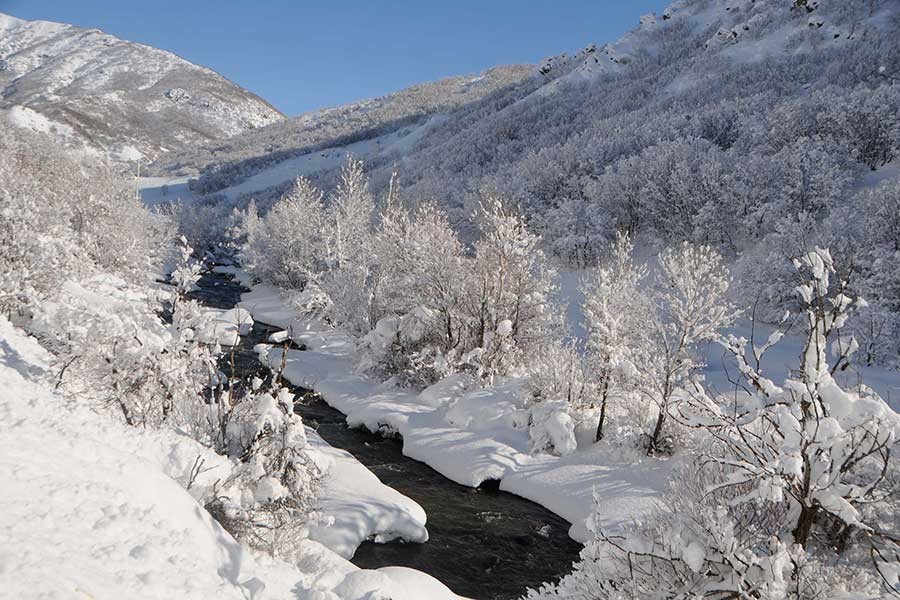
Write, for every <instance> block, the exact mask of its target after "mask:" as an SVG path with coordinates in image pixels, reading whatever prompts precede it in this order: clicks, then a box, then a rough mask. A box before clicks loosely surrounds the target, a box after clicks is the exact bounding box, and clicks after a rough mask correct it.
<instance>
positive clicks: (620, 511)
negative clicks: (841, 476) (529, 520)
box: [240, 286, 678, 542]
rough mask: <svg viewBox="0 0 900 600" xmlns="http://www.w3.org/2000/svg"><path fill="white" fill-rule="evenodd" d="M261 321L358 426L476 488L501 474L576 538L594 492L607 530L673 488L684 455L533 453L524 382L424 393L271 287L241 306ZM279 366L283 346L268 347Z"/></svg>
mask: <svg viewBox="0 0 900 600" xmlns="http://www.w3.org/2000/svg"><path fill="white" fill-rule="evenodd" d="M240 306H241V307H242V308H245V309H246V310H248V311H249V312H250V313H251V314H252V315H253V317H254V319H256V320H258V321H261V322H264V323H268V324H270V325H274V326H277V327H283V328H284V329H286V330H287V331H288V332H289V333H290V336H291V338H292V339H293V340H294V341H295V342H296V343H298V344H303V345H304V346H305V347H306V348H307V350H305V351H298V350H288V351H287V356H286V358H285V371H284V376H285V377H286V378H287V379H288V380H289V381H291V382H292V383H294V384H296V385H300V386H303V387H307V388H309V389H312V390H314V391H315V392H317V393H318V394H320V395H321V396H322V397H323V398H324V400H325V401H326V402H327V403H328V404H330V405H331V406H333V407H334V408H336V409H338V410H339V411H341V412H342V413H344V414H345V415H347V422H348V424H349V425H350V426H365V427H366V428H368V429H369V430H371V431H379V430H390V431H391V432H392V433H398V434H399V435H400V436H402V438H403V453H404V454H405V455H406V456H409V457H410V458H414V459H416V460H420V461H422V462H424V463H426V464H428V465H429V466H431V467H432V468H433V469H435V470H436V471H438V472H440V473H441V474H443V475H444V476H445V477H448V478H449V479H451V480H453V481H455V482H457V483H460V484H463V485H468V486H478V485H480V484H482V483H483V482H485V481H489V480H497V481H499V482H500V489H502V490H506V491H509V492H511V493H514V494H516V495H519V496H522V497H524V498H527V499H529V500H532V501H534V502H537V503H538V504H541V505H542V506H544V507H546V508H547V509H549V510H550V511H552V512H554V513H556V514H558V515H559V516H561V517H563V518H565V519H566V520H568V521H569V522H570V523H572V527H571V529H570V531H569V534H570V536H571V537H572V538H573V539H575V540H577V541H581V542H584V541H586V540H587V539H588V538H589V535H590V534H589V530H588V527H587V520H588V517H589V516H591V515H592V513H594V495H595V494H596V495H597V496H598V497H599V498H602V499H603V501H602V502H601V503H600V506H599V507H598V508H597V512H596V514H594V515H593V516H594V519H596V522H597V524H598V525H601V526H602V527H604V529H605V530H610V531H613V530H615V529H616V528H617V527H618V526H620V525H621V524H623V523H625V522H628V521H630V520H633V519H641V518H642V517H644V516H646V515H648V514H649V513H650V511H652V510H653V508H654V506H655V503H656V499H657V498H658V497H660V495H661V494H663V493H664V492H665V490H666V481H667V480H668V477H669V474H670V473H671V470H672V469H673V468H674V467H675V466H676V464H677V463H678V461H677V460H664V459H648V458H646V457H643V456H642V455H641V453H640V452H637V451H631V450H630V449H619V448H612V447H610V446H608V445H605V444H599V445H596V446H594V447H591V448H589V449H586V450H583V451H577V452H575V453H574V454H571V455H569V456H566V457H562V458H559V457H553V456H547V455H539V456H532V455H531V454H529V452H528V431H527V428H526V427H525V423H526V421H525V413H524V410H523V406H521V405H520V400H519V398H520V396H521V395H520V394H519V393H518V389H517V388H518V386H519V385H520V382H517V381H509V382H506V383H504V384H501V385H497V386H495V387H494V388H473V389H466V387H465V386H460V385H448V383H450V382H447V381H446V380H445V382H441V383H439V384H436V385H435V386H432V387H431V388H428V389H427V390H425V391H423V392H421V393H419V392H417V391H410V390H405V389H399V388H396V387H394V386H391V385H385V384H380V383H378V382H375V381H373V380H371V379H369V378H367V377H366V376H364V375H361V374H358V373H356V372H355V370H354V368H353V363H352V358H351V352H352V344H353V339H352V338H351V337H350V336H348V335H347V334H345V333H342V332H340V331H336V330H334V329H331V328H329V327H327V326H325V325H323V324H321V323H318V322H316V321H314V320H304V319H300V318H298V317H297V315H296V314H295V312H294V311H293V310H292V309H291V307H290V305H289V299H288V298H287V297H286V296H284V295H283V294H282V293H281V292H280V291H279V290H277V289H276V288H273V287H271V286H256V287H255V288H254V289H253V291H252V292H249V293H247V294H244V295H243V297H242V302H241V305H240ZM260 351H261V353H262V354H263V357H264V359H265V360H267V361H268V364H269V365H271V366H279V365H280V363H281V360H282V358H281V352H282V350H281V349H280V348H279V347H276V346H265V347H262V348H260Z"/></svg>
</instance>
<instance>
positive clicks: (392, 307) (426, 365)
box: [358, 203, 467, 385]
mask: <svg viewBox="0 0 900 600" xmlns="http://www.w3.org/2000/svg"><path fill="white" fill-rule="evenodd" d="M373 249H374V253H375V255H376V256H377V257H378V262H377V264H376V265H375V266H374V268H373V269H372V275H371V278H370V286H371V297H372V301H371V304H370V306H369V310H370V322H373V323H375V324H376V326H375V327H374V328H373V330H372V331H371V332H369V333H368V334H367V335H366V338H365V339H364V340H363V343H362V344H361V346H360V347H359V349H358V350H359V355H360V361H361V365H362V367H363V368H364V369H366V370H372V371H376V372H379V373H380V374H383V375H389V376H397V377H398V381H400V382H401V383H409V384H411V383H417V384H426V385H427V384H430V383H433V382H434V381H435V380H437V379H439V378H440V377H442V376H443V375H446V374H448V373H449V372H452V371H453V370H454V369H455V366H454V365H455V362H456V361H457V360H458V355H459V354H460V352H461V351H462V347H461V344H462V343H464V341H465V336H464V335H463V332H462V328H463V324H464V322H463V319H462V316H461V313H460V308H461V302H462V299H463V297H464V294H465V289H464V285H465V273H466V269H465V267H466V263H467V259H466V257H465V256H464V250H463V246H462V244H461V243H460V241H459V239H458V238H457V236H456V233H455V232H454V231H453V230H452V229H451V228H450V225H449V223H448V221H447V217H446V215H445V214H444V213H443V212H442V211H441V210H440V209H438V208H437V207H435V206H434V205H433V204H430V203H425V204H422V205H420V206H419V207H418V208H417V209H416V210H415V211H412V212H411V211H409V210H407V209H406V208H404V207H402V206H399V205H398V204H397V203H393V204H389V205H388V206H387V207H386V209H385V210H384V211H383V213H382V215H381V219H380V222H379V226H378V229H377V231H376V233H375V235H374V238H373Z"/></svg>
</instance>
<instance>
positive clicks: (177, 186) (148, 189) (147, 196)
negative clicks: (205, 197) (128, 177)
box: [134, 177, 195, 206]
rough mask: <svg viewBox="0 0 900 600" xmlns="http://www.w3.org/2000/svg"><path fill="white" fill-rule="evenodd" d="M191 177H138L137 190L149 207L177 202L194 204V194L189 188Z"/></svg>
mask: <svg viewBox="0 0 900 600" xmlns="http://www.w3.org/2000/svg"><path fill="white" fill-rule="evenodd" d="M189 180H190V177H137V178H135V180H134V182H135V183H134V185H135V188H136V189H137V190H138V193H140V195H141V200H143V201H144V204H146V205H147V206H159V205H161V204H169V203H175V202H179V201H181V202H192V201H193V200H194V198H195V196H194V192H192V191H191V190H190V189H189V188H188V181H189Z"/></svg>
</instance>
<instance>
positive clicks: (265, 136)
mask: <svg viewBox="0 0 900 600" xmlns="http://www.w3.org/2000/svg"><path fill="white" fill-rule="evenodd" d="M532 71H533V67H531V66H528V65H506V66H500V67H495V68H492V69H489V70H487V71H485V72H483V73H481V74H479V75H477V76H471V75H470V76H457V77H448V78H445V79H441V80H438V81H434V82H429V83H422V84H418V85H415V86H412V87H409V88H406V89H403V90H400V91H398V92H394V93H392V94H388V95H386V96H381V97H378V98H372V99H368V100H362V101H360V102H354V103H351V104H346V105H342V106H336V107H330V108H325V109H321V110H317V111H314V112H311V113H307V114H304V115H300V116H297V117H293V118H290V119H286V120H284V121H280V122H278V123H275V124H273V125H270V126H268V127H264V128H262V129H258V130H255V131H251V132H247V133H245V134H243V135H240V136H235V137H233V138H231V139H229V140H227V141H225V142H221V143H213V144H209V145H207V146H205V147H201V148H198V149H194V148H189V149H186V150H185V151H183V152H180V153H177V154H175V155H166V156H164V157H161V158H160V160H159V161H158V164H157V165H154V169H155V170H156V171H159V172H167V173H173V174H174V173H181V172H188V173H190V172H196V171H201V172H203V173H204V175H205V176H204V177H203V178H202V179H201V182H200V183H199V187H198V190H199V191H201V192H203V193H210V192H216V191H220V190H222V189H224V188H226V187H228V186H230V185H234V184H236V183H240V182H241V181H243V180H244V179H246V178H247V177H249V176H251V175H253V174H255V173H257V172H259V171H260V170H262V169H265V168H269V167H271V166H272V165H276V164H278V163H280V162H282V161H287V160H289V159H293V158H296V157H298V156H300V155H303V154H307V153H311V152H314V151H318V150H321V149H324V148H330V147H340V146H346V145H348V144H352V143H356V142H362V141H365V140H373V139H375V138H378V137H379V136H382V135H385V134H392V133H396V134H399V135H401V137H402V134H403V130H404V128H413V129H415V128H416V126H418V125H423V124H424V123H425V122H426V121H427V118H428V117H429V116H431V115H435V114H436V113H441V112H446V111H450V110H453V109H456V108H458V107H460V106H464V105H466V104H468V103H471V102H474V101H476V100H480V99H482V98H485V97H488V96H490V95H491V94H492V93H494V92H496V91H497V90H500V89H504V88H506V87H508V86H510V85H514V84H516V83H517V82H519V81H521V80H522V79H523V78H525V77H527V76H528V74H529V73H531V72H532Z"/></svg>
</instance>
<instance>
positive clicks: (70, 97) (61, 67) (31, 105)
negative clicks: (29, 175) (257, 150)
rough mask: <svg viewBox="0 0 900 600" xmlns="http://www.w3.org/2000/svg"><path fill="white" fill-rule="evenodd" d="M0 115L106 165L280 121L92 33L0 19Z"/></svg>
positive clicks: (212, 78) (216, 78)
mask: <svg viewBox="0 0 900 600" xmlns="http://www.w3.org/2000/svg"><path fill="white" fill-rule="evenodd" d="M0 109H7V110H8V114H7V118H8V119H9V120H10V121H11V122H12V123H13V124H16V125H21V126H27V127H29V128H31V129H36V130H41V131H50V132H54V133H56V134H57V135H58V136H60V137H62V138H64V139H66V141H68V142H70V143H73V144H75V145H84V146H86V147H87V148H89V149H91V150H94V151H98V152H100V153H103V154H105V155H108V156H110V157H111V158H112V159H114V160H135V159H138V158H145V159H151V160H152V159H154V158H156V157H158V156H159V155H160V154H162V153H165V152H167V151H174V150H178V149H181V148H184V147H186V146H189V145H196V144H202V143H205V142H209V141H211V140H219V139H224V138H227V137H229V136H232V135H235V134H238V133H241V132H244V131H247V130H250V129H254V128H257V127H261V126H263V125H267V124H269V123H273V122H275V121H279V120H281V119H282V118H283V116H282V115H281V113H280V112H279V111H278V110H276V109H275V108H273V107H272V106H270V105H269V104H268V103H266V102H265V101H264V100H262V99H261V98H259V97H257V96H255V95H254V94H252V93H250V92H248V91H247V90H244V89H243V88H241V87H239V86H238V85H236V84H234V83H232V82H230V81H228V80H227V79H225V78H224V77H222V76H221V75H219V74H217V73H215V72H214V71H212V70H210V69H207V68H204V67H200V66H197V65H194V64H192V63H189V62H187V61H186V60H184V59H182V58H180V57H178V56H176V55H174V54H172V53H170V52H166V51H164V50H159V49H157V48H152V47H149V46H145V45H143V44H137V43H134V42H128V41H125V40H121V39H119V38H116V37H115V36H112V35H109V34H106V33H104V32H102V31H100V30H97V29H82V28H79V27H75V26H73V25H66V24H62V23H51V22H47V21H24V20H21V19H16V18H14V17H11V16H9V15H5V14H2V13H0Z"/></svg>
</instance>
